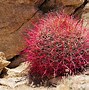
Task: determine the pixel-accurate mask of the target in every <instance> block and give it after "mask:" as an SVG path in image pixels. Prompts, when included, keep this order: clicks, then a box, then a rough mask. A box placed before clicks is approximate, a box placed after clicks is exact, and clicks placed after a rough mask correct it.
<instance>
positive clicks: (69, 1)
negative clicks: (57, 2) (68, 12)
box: [61, 0, 84, 6]
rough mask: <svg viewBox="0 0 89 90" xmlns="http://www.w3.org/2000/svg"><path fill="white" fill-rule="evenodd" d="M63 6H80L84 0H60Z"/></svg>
mask: <svg viewBox="0 0 89 90" xmlns="http://www.w3.org/2000/svg"><path fill="white" fill-rule="evenodd" d="M61 2H62V3H63V5H64V6H70V5H71V6H80V5H82V4H83V3H84V0H61Z"/></svg>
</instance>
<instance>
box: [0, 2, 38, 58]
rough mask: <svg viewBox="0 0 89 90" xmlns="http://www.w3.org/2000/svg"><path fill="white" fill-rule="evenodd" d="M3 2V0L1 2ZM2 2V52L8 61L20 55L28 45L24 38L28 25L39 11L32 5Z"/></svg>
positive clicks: (0, 43) (0, 7)
mask: <svg viewBox="0 0 89 90" xmlns="http://www.w3.org/2000/svg"><path fill="white" fill-rule="evenodd" d="M1 1H3V0H1ZM1 1H0V51H2V52H4V53H5V55H6V58H7V59H11V58H13V57H14V56H15V55H18V54H19V53H20V52H21V51H22V50H23V49H24V48H26V43H25V41H24V38H23V36H22V32H23V30H25V29H26V27H27V26H26V23H27V22H28V21H30V20H31V18H32V17H34V16H35V14H36V12H37V9H36V8H35V7H34V6H33V5H30V4H21V3H18V4H17V3H10V1H14V0H4V1H7V2H6V3H5V2H4V1H3V2H1Z"/></svg>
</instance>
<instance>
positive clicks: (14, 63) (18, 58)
mask: <svg viewBox="0 0 89 90" xmlns="http://www.w3.org/2000/svg"><path fill="white" fill-rule="evenodd" d="M9 61H10V62H11V63H10V64H9V65H8V68H15V67H18V66H19V65H20V64H21V63H22V62H24V60H23V59H22V58H21V56H20V55H16V56H15V57H13V58H12V59H10V60H9Z"/></svg>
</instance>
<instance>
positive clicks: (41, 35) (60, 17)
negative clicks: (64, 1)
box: [24, 12, 89, 80]
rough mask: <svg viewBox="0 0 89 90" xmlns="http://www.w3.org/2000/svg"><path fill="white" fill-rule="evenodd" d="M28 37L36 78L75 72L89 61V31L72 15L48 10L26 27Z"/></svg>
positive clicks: (32, 67)
mask: <svg viewBox="0 0 89 90" xmlns="http://www.w3.org/2000/svg"><path fill="white" fill-rule="evenodd" d="M25 39H26V42H27V43H28V47H27V48H26V49H25V50H24V53H25V54H26V60H27V61H29V62H30V67H29V68H30V76H31V77H33V79H37V80H38V79H39V80H44V79H46V78H52V77H58V76H65V75H66V74H69V75H74V74H77V73H78V72H82V71H83V70H84V69H85V67H86V66H87V65H88V64H89V31H88V30H87V29H86V28H85V27H83V21H82V20H77V19H73V17H72V16H68V15H65V14H59V13H58V12H51V13H48V14H47V15H45V16H44V17H43V18H41V19H39V21H38V22H36V23H35V24H33V27H32V28H31V29H29V30H27V36H26V37H25Z"/></svg>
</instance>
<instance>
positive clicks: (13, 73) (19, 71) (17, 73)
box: [5, 62, 29, 78]
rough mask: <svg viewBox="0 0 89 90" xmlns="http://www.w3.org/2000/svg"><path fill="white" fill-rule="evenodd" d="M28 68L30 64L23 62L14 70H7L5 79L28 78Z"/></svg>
mask: <svg viewBox="0 0 89 90" xmlns="http://www.w3.org/2000/svg"><path fill="white" fill-rule="evenodd" d="M28 66H29V63H28V62H23V63H21V64H20V65H19V66H18V67H16V68H13V69H9V68H7V75H6V76H5V78H7V77H21V76H27V74H28V71H29V68H28Z"/></svg>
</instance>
